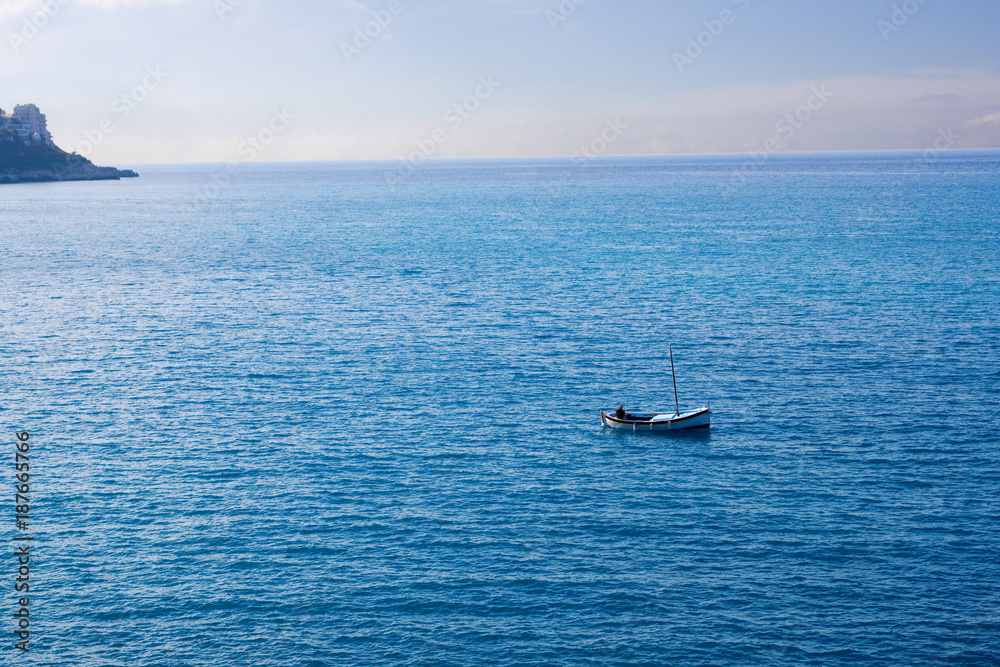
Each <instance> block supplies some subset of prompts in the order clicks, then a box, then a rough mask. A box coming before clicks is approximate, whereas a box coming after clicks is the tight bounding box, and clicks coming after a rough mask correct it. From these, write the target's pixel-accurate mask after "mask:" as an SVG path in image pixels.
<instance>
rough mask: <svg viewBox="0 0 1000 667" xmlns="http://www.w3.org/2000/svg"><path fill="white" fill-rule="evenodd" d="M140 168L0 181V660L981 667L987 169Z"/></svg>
mask: <svg viewBox="0 0 1000 667" xmlns="http://www.w3.org/2000/svg"><path fill="white" fill-rule="evenodd" d="M138 170H139V171H140V172H141V177H140V178H139V179H132V180H125V181H121V182H100V183H61V184H34V185H15V186H11V185H8V186H3V187H2V190H0V238H2V239H3V250H4V252H3V259H2V262H0V276H2V279H0V304H2V312H3V320H2V323H0V327H2V337H0V345H2V355H3V359H4V364H5V368H4V373H3V380H2V387H3V399H2V403H0V427H2V430H3V432H5V434H6V435H4V437H3V439H2V441H3V442H4V443H6V444H4V445H3V447H4V450H3V451H4V453H3V455H2V461H3V463H2V476H0V480H2V482H0V483H2V484H3V485H5V486H6V488H4V489H3V491H2V492H0V497H4V498H8V500H7V501H6V502H8V503H10V506H9V507H8V508H6V509H5V510H4V511H3V515H4V516H7V517H8V519H7V520H5V521H6V523H5V525H4V527H3V531H4V533H3V535H4V539H5V542H6V543H7V544H8V545H11V544H13V542H11V540H12V538H13V537H15V536H16V535H18V534H19V533H18V531H17V530H16V528H15V526H14V520H13V515H14V513H15V510H14V506H13V504H14V503H13V494H14V488H13V487H14V451H15V450H14V442H15V438H14V434H15V432H18V431H28V432H29V433H30V443H31V450H30V451H31V472H32V477H31V495H32V499H31V500H32V504H31V534H32V535H33V536H34V538H35V541H34V542H33V544H32V549H33V550H32V557H31V575H30V576H31V590H30V596H31V597H30V599H31V601H30V612H31V617H30V619H31V621H30V622H31V626H30V627H31V639H30V647H31V651H30V653H29V654H23V653H22V652H20V651H17V650H15V649H14V647H13V644H14V641H16V639H15V635H14V634H13V630H14V628H15V626H16V623H17V619H16V618H15V617H14V613H15V612H16V610H17V606H16V605H17V595H16V594H15V592H14V590H13V586H14V580H15V576H16V574H17V564H16V562H15V559H14V557H13V556H11V555H9V554H10V553H11V552H12V548H10V546H8V547H7V548H5V549H4V553H7V554H8V555H7V556H5V557H3V558H2V559H0V587H2V590H3V591H4V594H3V596H2V597H0V604H2V605H3V608H2V609H0V617H2V618H4V619H5V620H4V621H3V622H2V628H0V629H2V631H3V635H2V637H3V640H2V645H0V653H3V654H4V655H5V657H4V658H3V659H2V660H0V662H2V663H3V664H10V665H15V664H25V665H102V666H104V665H115V666H123V667H125V666H128V667H133V666H136V665H212V666H229V665H254V666H256V667H264V666H270V665H295V666H298V665H302V666H319V665H705V664H713V665H930V664H961V665H997V664H1000V435H998V425H1000V278H998V267H1000V153H997V152H957V151H956V152H947V153H940V154H919V153H912V154H911V153H882V154H879V153H870V154H849V153H845V154H829V155H789V156H772V157H771V158H769V159H767V160H749V161H748V160H747V159H745V158H742V157H675V158H628V159H625V158H621V159H618V158H616V159H601V160H597V161H594V162H590V163H583V164H579V163H572V162H569V161H561V160H519V161H469V162H458V161H453V162H452V161H448V162H429V163H427V164H425V165H423V166H422V167H421V168H420V169H418V170H417V171H416V172H415V173H413V174H412V175H409V176H408V177H407V178H405V179H404V180H403V181H402V182H401V183H395V182H394V175H398V173H397V166H396V165H395V164H390V163H350V164H285V165H247V166H244V167H243V168H242V169H240V170H238V171H237V172H236V173H229V172H227V171H226V169H225V167H223V166H218V165H209V166H205V165H199V166H190V165H189V166H146V167H138ZM669 344H672V345H673V351H674V360H675V362H676V366H677V382H678V387H679V393H680V403H681V407H682V408H685V407H687V408H693V407H700V406H701V405H703V404H705V403H710V404H711V406H712V409H713V413H714V414H713V423H712V428H711V429H710V430H709V431H708V432H700V433H697V434H692V435H689V436H651V435H648V434H647V435H642V434H632V433H622V432H616V431H611V430H605V429H602V427H601V426H600V423H599V419H598V410H599V409H601V408H604V409H610V408H614V407H616V406H617V405H618V404H619V403H624V404H625V405H626V407H628V408H630V409H636V410H641V409H657V408H662V409H669V408H671V407H672V403H673V387H672V383H671V377H670V361H669V357H668V345H669Z"/></svg>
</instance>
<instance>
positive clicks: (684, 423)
mask: <svg viewBox="0 0 1000 667" xmlns="http://www.w3.org/2000/svg"><path fill="white" fill-rule="evenodd" d="M670 376H671V377H672V378H673V380H674V412H672V413H671V412H650V413H645V414H631V413H628V412H624V411H622V412H618V411H614V412H605V411H604V410H601V424H602V425H603V426H610V427H611V428H622V429H627V430H630V431H679V430H681V429H692V428H708V427H709V425H710V423H711V421H712V411H711V409H709V407H708V406H705V407H703V408H701V409H700V410H693V411H691V412H681V406H680V401H678V400H677V376H676V375H675V374H674V349H673V346H672V345H671V346H670Z"/></svg>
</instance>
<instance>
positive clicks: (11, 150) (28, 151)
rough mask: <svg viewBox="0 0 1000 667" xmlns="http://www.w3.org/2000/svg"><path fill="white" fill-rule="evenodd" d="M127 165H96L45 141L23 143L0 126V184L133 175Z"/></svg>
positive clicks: (91, 179)
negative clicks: (121, 167)
mask: <svg viewBox="0 0 1000 667" xmlns="http://www.w3.org/2000/svg"><path fill="white" fill-rule="evenodd" d="M138 175H139V174H137V173H135V172H134V171H131V170H129V169H115V168H114V167H97V166H95V165H94V163H93V162H91V161H90V160H88V159H87V158H85V157H83V156H82V155H76V154H75V153H74V154H70V153H67V152H65V151H64V150H62V149H60V148H59V147H58V146H56V145H55V144H51V143H47V142H44V141H30V142H28V143H25V142H24V141H23V140H22V138H21V137H19V136H18V135H17V134H15V133H14V132H11V131H10V130H9V129H6V128H3V127H0V184H2V183H37V182H44V181H105V180H118V179H120V178H134V177H137V176H138Z"/></svg>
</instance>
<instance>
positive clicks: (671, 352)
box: [670, 343, 681, 417]
mask: <svg viewBox="0 0 1000 667" xmlns="http://www.w3.org/2000/svg"><path fill="white" fill-rule="evenodd" d="M670 377H672V378H673V379H674V408H676V410H677V416H678V417H680V416H681V404H680V403H679V402H678V401H677V374H676V373H674V346H673V344H672V343H671V344H670Z"/></svg>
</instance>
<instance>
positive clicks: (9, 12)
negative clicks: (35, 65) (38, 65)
mask: <svg viewBox="0 0 1000 667" xmlns="http://www.w3.org/2000/svg"><path fill="white" fill-rule="evenodd" d="M194 1H195V0H0V19H2V18H4V17H5V16H17V15H20V14H26V13H29V12H37V11H43V10H46V8H48V13H49V14H53V13H54V12H53V11H52V8H53V6H61V7H65V6H68V5H91V6H94V7H100V8H102V9H115V8H116V7H145V6H149V5H176V4H181V3H184V2H194Z"/></svg>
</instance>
